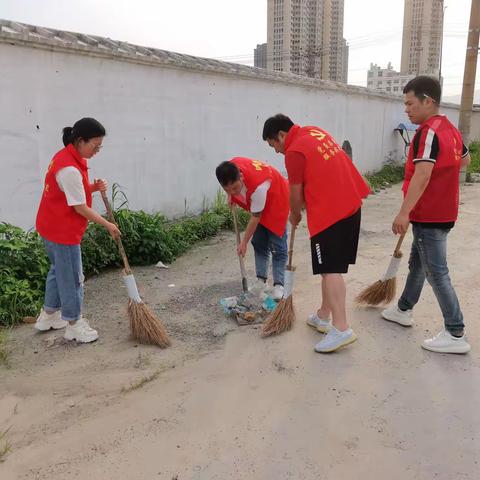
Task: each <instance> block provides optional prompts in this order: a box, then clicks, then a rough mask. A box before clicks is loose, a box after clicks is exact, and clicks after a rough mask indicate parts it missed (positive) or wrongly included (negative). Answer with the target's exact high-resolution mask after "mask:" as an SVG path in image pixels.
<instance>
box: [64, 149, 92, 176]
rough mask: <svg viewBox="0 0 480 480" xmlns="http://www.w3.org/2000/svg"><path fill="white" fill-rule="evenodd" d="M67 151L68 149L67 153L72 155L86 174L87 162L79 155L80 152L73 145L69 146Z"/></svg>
mask: <svg viewBox="0 0 480 480" xmlns="http://www.w3.org/2000/svg"><path fill="white" fill-rule="evenodd" d="M66 149H67V152H69V153H70V155H71V156H72V157H73V158H74V159H75V161H76V162H77V163H78V165H79V167H80V168H81V169H82V170H83V171H85V172H86V171H87V170H88V164H87V161H86V160H85V159H84V158H82V157H81V156H80V154H79V153H78V150H77V149H76V148H75V147H74V146H73V145H72V144H71V143H69V144H68V145H67V147H66Z"/></svg>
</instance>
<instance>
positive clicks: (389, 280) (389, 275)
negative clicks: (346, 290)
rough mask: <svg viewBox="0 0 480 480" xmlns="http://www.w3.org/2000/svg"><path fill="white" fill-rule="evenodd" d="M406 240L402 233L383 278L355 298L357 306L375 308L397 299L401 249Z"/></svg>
mask: <svg viewBox="0 0 480 480" xmlns="http://www.w3.org/2000/svg"><path fill="white" fill-rule="evenodd" d="M404 238H405V233H402V234H401V235H400V238H399V239H398V242H397V246H396V247H395V251H394V252H393V256H392V259H391V260H390V264H389V265H388V268H387V271H386V273H385V275H384V276H383V278H382V279H381V280H377V281H376V282H375V283H374V284H372V285H370V286H369V287H367V288H365V290H363V291H362V292H360V293H359V295H357V297H356V298H355V302H356V303H357V304H359V305H368V306H372V307H373V306H376V305H380V304H382V303H390V302H391V301H392V300H393V299H394V298H395V294H396V291H397V273H398V268H399V267H400V261H401V259H402V252H401V251H400V248H401V246H402V242H403V239H404Z"/></svg>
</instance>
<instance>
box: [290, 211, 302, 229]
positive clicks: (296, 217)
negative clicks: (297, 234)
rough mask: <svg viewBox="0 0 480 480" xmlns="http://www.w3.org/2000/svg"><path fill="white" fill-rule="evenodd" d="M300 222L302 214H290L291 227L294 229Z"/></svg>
mask: <svg viewBox="0 0 480 480" xmlns="http://www.w3.org/2000/svg"><path fill="white" fill-rule="evenodd" d="M301 221H302V214H301V213H299V214H298V215H296V214H294V213H292V212H290V223H291V224H292V227H296V226H297V225H298V224H299V223H300V222H301Z"/></svg>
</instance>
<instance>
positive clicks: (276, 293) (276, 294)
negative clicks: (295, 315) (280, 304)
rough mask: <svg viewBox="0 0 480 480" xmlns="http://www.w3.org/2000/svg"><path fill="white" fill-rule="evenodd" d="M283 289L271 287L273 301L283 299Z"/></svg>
mask: <svg viewBox="0 0 480 480" xmlns="http://www.w3.org/2000/svg"><path fill="white" fill-rule="evenodd" d="M283 293H284V288H283V285H275V286H274V287H273V292H272V298H273V299H274V300H277V301H278V300H281V299H282V298H283Z"/></svg>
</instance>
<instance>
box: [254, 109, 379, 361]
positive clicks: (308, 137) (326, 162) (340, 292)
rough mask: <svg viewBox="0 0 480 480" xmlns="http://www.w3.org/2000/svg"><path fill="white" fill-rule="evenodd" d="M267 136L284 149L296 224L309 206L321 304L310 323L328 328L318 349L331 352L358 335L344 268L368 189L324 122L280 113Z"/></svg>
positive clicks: (267, 124) (292, 220)
mask: <svg viewBox="0 0 480 480" xmlns="http://www.w3.org/2000/svg"><path fill="white" fill-rule="evenodd" d="M263 139H264V140H266V141H267V142H268V144H269V145H270V146H271V147H272V148H274V149H275V151H276V152H277V153H283V154H284V155H285V166H286V169H287V173H288V180H289V182H290V223H291V224H292V226H293V227H295V226H296V225H298V223H299V222H300V221H301V219H302V215H301V209H302V206H303V205H305V207H306V210H307V223H308V229H309V232H310V240H311V249H312V267H313V273H314V275H317V274H318V275H321V276H322V304H321V307H320V308H319V309H318V311H317V313H314V314H312V315H310V316H309V317H308V320H307V323H308V325H310V326H312V327H314V328H316V329H317V330H318V331H320V332H322V333H327V335H326V336H325V337H324V339H323V340H322V341H321V342H319V343H317V345H316V346H315V351H317V352H320V353H327V352H333V351H335V350H338V349H339V348H342V347H345V346H346V345H349V344H350V343H353V342H354V341H355V340H356V339H357V337H356V335H355V333H354V331H353V330H352V329H351V328H350V327H349V325H348V323H347V316H346V310H345V297H346V288H345V282H344V279H343V276H342V274H344V273H347V272H348V266H349V265H351V264H354V263H355V261H356V257H357V246H358V236H359V233H360V216H361V212H360V208H361V205H362V199H363V198H365V197H366V196H367V195H368V194H369V193H370V189H369V187H368V185H367V184H366V183H365V181H364V180H363V178H362V176H361V175H360V174H359V173H358V171H357V169H356V168H355V166H354V165H353V163H352V161H351V159H350V158H349V157H348V155H347V154H346V153H345V152H344V151H343V150H342V149H341V148H340V147H339V146H338V144H337V143H336V142H335V140H334V139H333V138H332V136H331V135H330V134H328V133H327V132H325V131H324V130H322V129H321V128H318V127H300V126H299V125H294V124H293V122H292V121H291V120H290V118H288V117H286V116H285V115H281V114H279V115H275V116H274V117H271V118H269V119H268V120H267V121H266V122H265V125H264V128H263ZM330 315H331V316H332V320H330ZM332 324H333V325H332Z"/></svg>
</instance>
